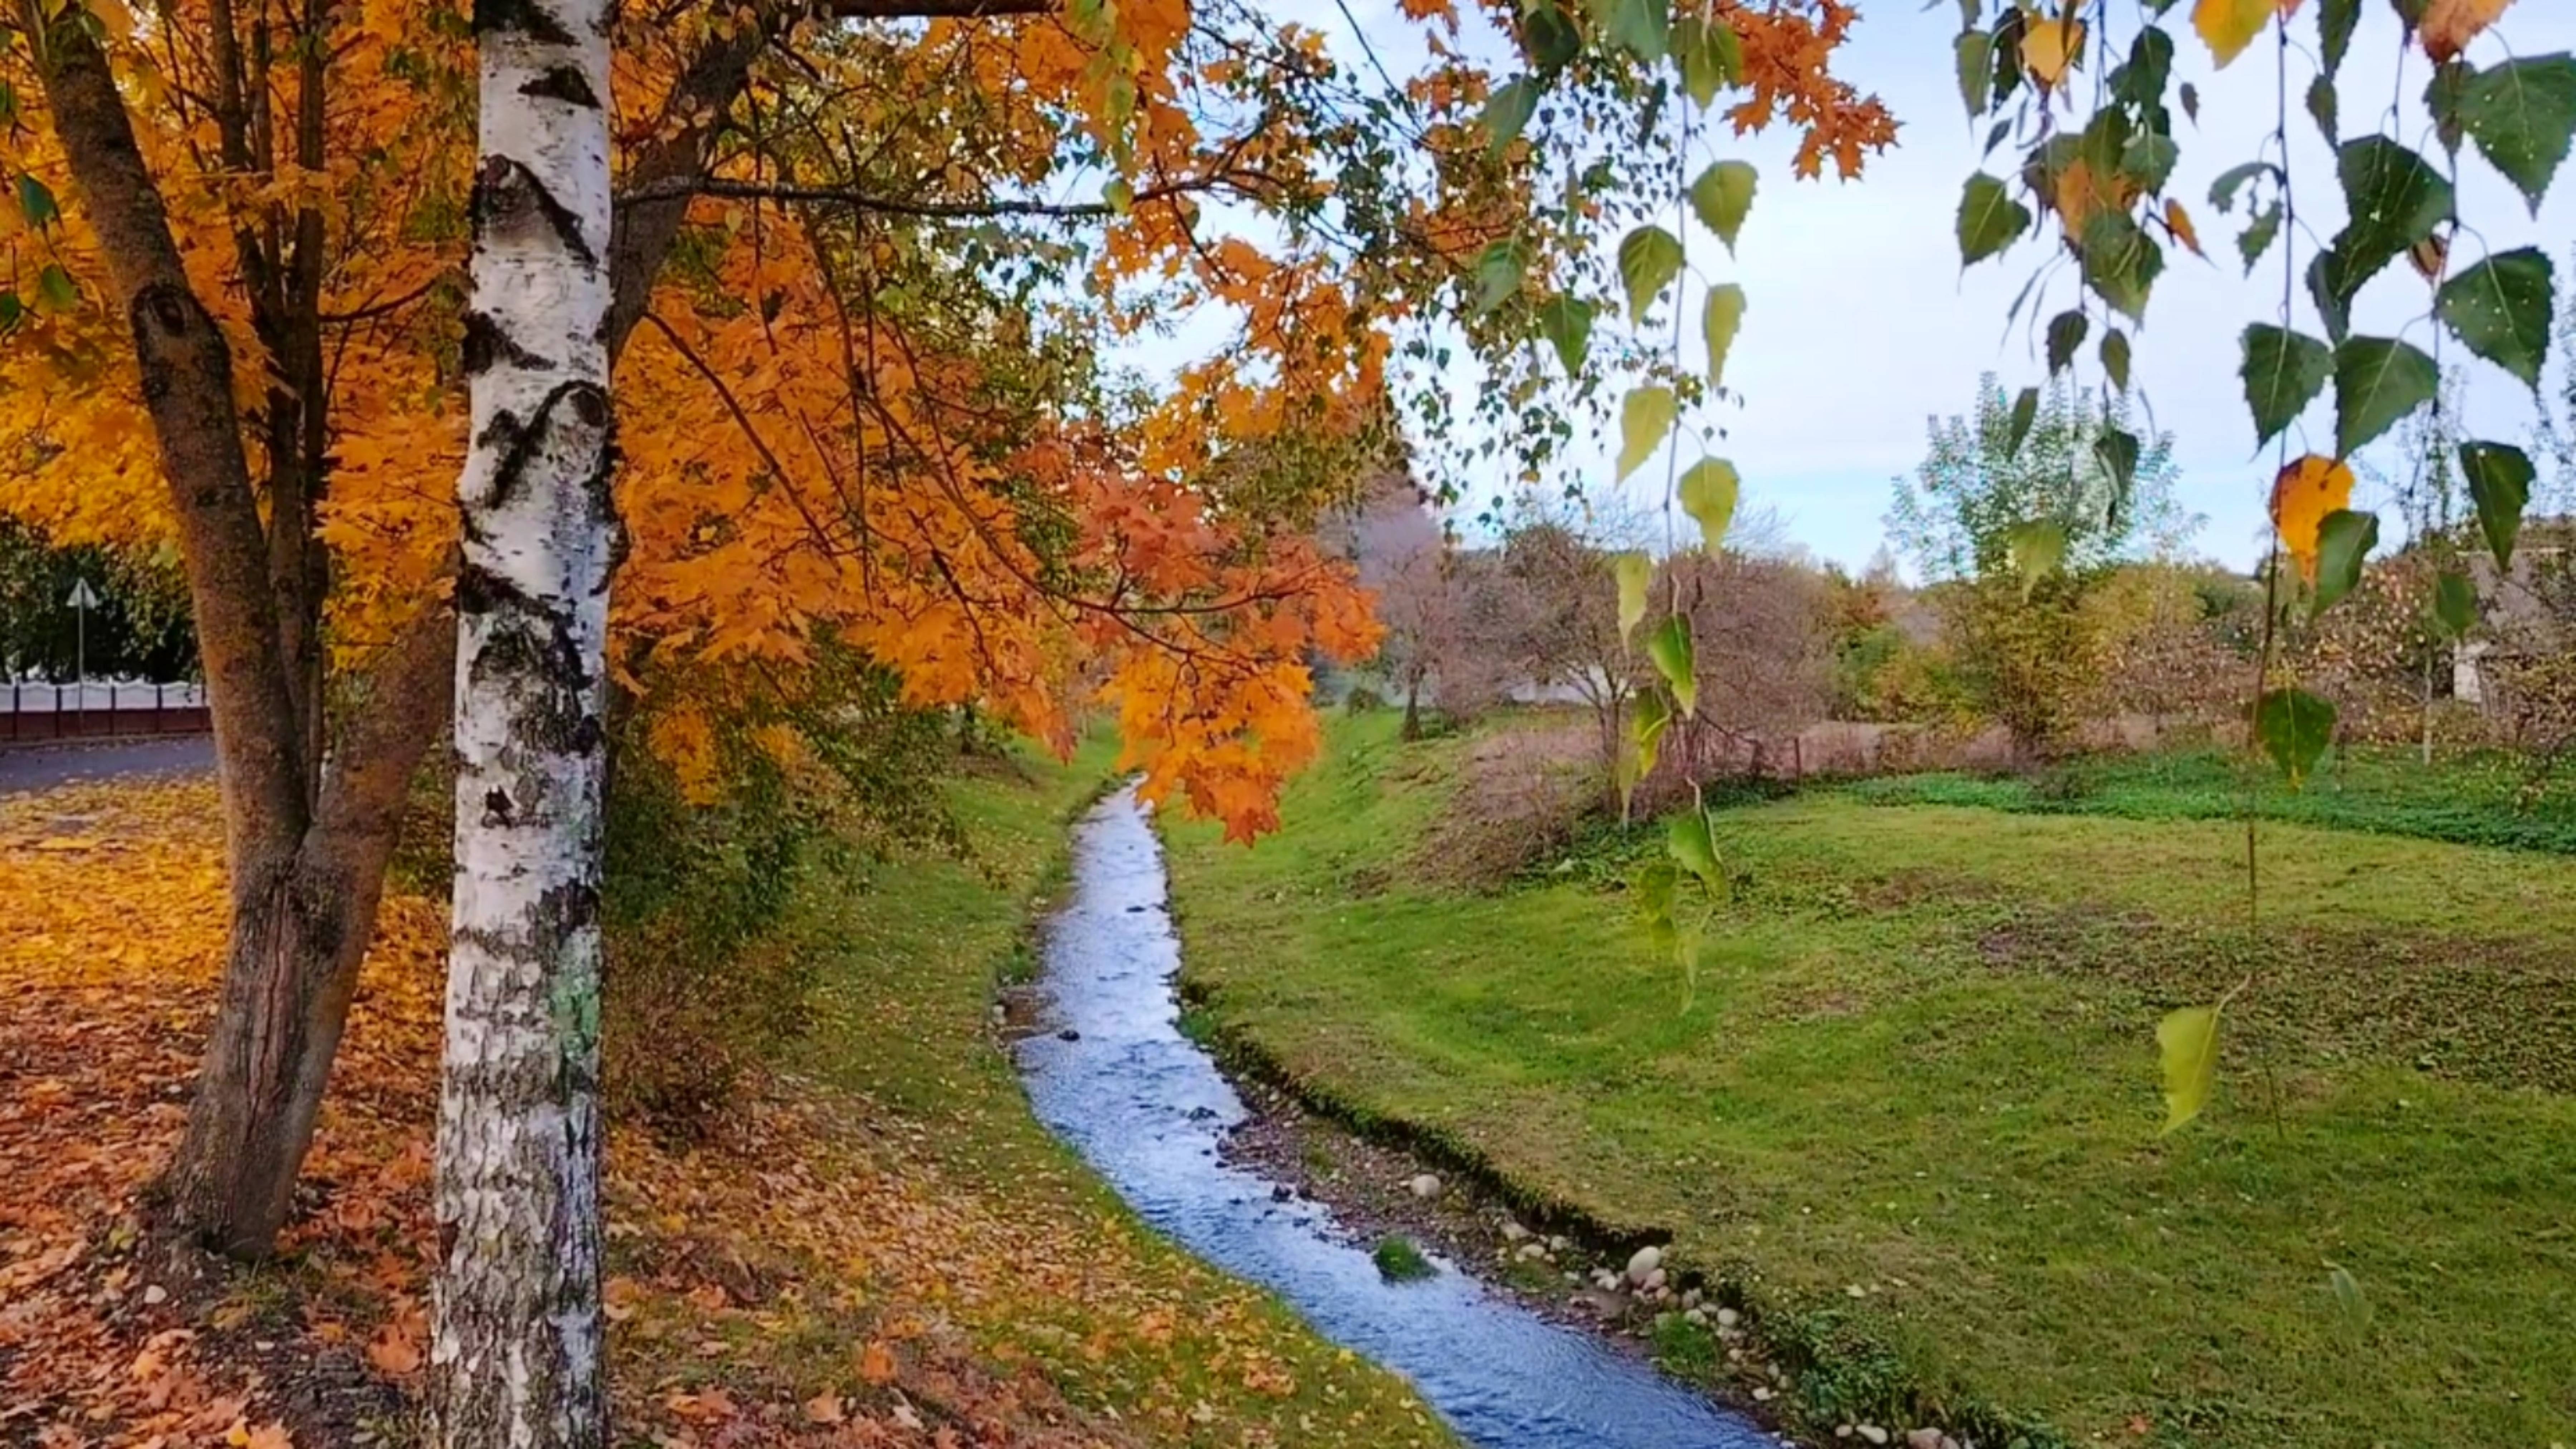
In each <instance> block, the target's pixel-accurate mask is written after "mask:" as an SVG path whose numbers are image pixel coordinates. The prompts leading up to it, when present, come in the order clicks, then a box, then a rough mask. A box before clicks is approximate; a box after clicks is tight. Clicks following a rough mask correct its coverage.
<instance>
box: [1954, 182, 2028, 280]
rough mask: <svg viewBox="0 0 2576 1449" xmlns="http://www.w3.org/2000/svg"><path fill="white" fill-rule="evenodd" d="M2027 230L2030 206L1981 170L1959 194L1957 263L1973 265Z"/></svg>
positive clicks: (2006, 245) (2009, 243)
mask: <svg viewBox="0 0 2576 1449" xmlns="http://www.w3.org/2000/svg"><path fill="white" fill-rule="evenodd" d="M2028 230H2030V208H2029V207H2027V206H2024V205H2022V204H2021V203H2020V202H2018V201H2015V200H2013V199H2012V196H2011V194H2010V193H2008V192H2007V191H2005V190H2004V184H2003V183H2002V182H2001V181H1998V180H1996V179H1995V178H1994V177H1992V176H1988V175H1987V174H1986V173H1984V172H1982V171H1980V172H1978V173H1977V174H1976V175H1974V176H1971V177H1969V178H1968V185H1967V189H1966V190H1965V191H1964V192H1962V193H1961V194H1960V196H1959V264H1960V265H1961V266H1963V267H1967V266H1975V265H1976V264H1977V263H1979V262H1981V261H1984V260H1985V259H1986V258H1988V257H1990V256H1993V255H1995V254H1996V253H1997V252H2000V251H2002V250H2003V249H2004V248H2006V247H2008V246H2011V245H2012V244H2013V243H2014V242H2015V241H2017V240H2019V239H2020V238H2021V234H2022V233H2023V232H2026V231H2028Z"/></svg>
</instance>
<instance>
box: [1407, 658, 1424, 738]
mask: <svg viewBox="0 0 2576 1449" xmlns="http://www.w3.org/2000/svg"><path fill="white" fill-rule="evenodd" d="M1403 738H1405V739H1406V740H1418V739H1420V738H1422V676H1421V675H1419V674H1412V675H1407V676H1406V677H1405V681H1404V735H1403Z"/></svg>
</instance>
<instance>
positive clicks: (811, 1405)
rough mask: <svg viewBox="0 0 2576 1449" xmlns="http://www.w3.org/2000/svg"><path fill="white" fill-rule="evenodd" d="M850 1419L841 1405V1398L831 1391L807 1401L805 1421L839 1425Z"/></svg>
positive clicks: (827, 1390) (825, 1391)
mask: <svg viewBox="0 0 2576 1449" xmlns="http://www.w3.org/2000/svg"><path fill="white" fill-rule="evenodd" d="M847 1417H849V1415H848V1412H847V1411H846V1410H845V1409H844V1408H843V1407H842V1405H841V1396H840V1395H839V1394H836V1393H833V1392H831V1391H830V1390H829V1389H826V1390H824V1391H823V1392H822V1393H819V1394H816V1395H815V1396H814V1397H812V1398H810V1399H807V1400H806V1401H805V1419H806V1422H808V1423H813V1424H837V1423H840V1422H841V1421H842V1420H843V1419H845V1418H847Z"/></svg>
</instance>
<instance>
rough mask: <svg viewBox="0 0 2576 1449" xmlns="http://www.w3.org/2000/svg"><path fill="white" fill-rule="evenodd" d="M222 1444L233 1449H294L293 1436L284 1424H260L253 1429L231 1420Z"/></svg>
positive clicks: (236, 1420) (238, 1421) (245, 1424)
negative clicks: (231, 1424) (230, 1425)
mask: <svg viewBox="0 0 2576 1449" xmlns="http://www.w3.org/2000/svg"><path fill="white" fill-rule="evenodd" d="M224 1442H225V1443H227V1444H230V1445H232V1446H233V1449H295V1436H294V1435H293V1434H290V1433H288V1432H287V1429H286V1426H285V1425H284V1424H262V1425H260V1426H259V1427H258V1428H256V1429H254V1428H252V1427H250V1425H248V1424H247V1423H244V1422H243V1421H242V1420H239V1419H235V1420H233V1426H232V1428H231V1430H230V1431H228V1432H227V1433H226V1434H225V1435H224Z"/></svg>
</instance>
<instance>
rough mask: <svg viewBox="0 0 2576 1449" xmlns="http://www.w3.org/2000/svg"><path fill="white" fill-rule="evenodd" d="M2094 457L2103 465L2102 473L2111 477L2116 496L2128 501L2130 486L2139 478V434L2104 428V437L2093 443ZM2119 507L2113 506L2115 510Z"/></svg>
mask: <svg viewBox="0 0 2576 1449" xmlns="http://www.w3.org/2000/svg"><path fill="white" fill-rule="evenodd" d="M2093 457H2094V460H2095V461H2097V462H2099V463H2100V464H2101V465H2102V471H2103V472H2105V473H2108V474H2110V475H2111V486H2112V488H2113V489H2115V490H2116V494H2115V496H2116V497H2118V498H2121V499H2126V498H2127V497H2128V496H2129V486H2130V484H2132V483H2134V482H2136V481H2137V477H2138V437H2137V434H2135V433H2132V432H2130V431H2128V430H2127V429H2125V428H2104V429H2103V430H2102V436H2101V437H2099V438H2096V439H2094V441H2093ZM2118 506H2119V505H2118V504H2116V503H2115V504H2113V505H2112V507H2113V508H2114V510H2116V509H2117V508H2118Z"/></svg>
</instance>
